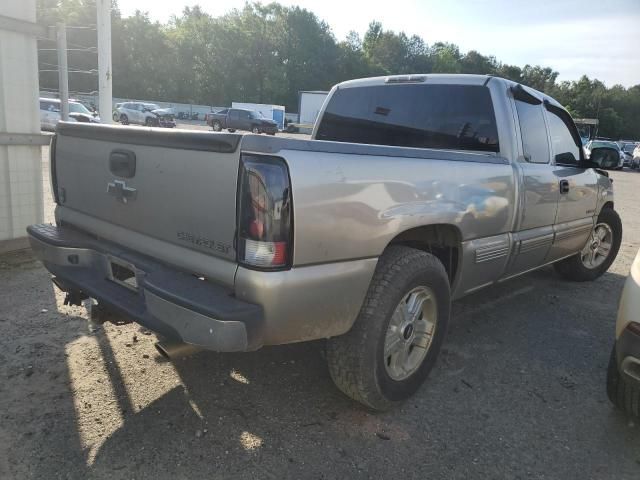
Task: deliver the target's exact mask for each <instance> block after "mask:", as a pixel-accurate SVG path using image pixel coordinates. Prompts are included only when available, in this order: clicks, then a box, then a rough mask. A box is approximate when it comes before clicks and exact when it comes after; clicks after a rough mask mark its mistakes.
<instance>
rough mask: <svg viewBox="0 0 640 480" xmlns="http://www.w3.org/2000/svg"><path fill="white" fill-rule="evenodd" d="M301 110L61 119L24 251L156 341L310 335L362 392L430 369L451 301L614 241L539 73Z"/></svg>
mask: <svg viewBox="0 0 640 480" xmlns="http://www.w3.org/2000/svg"><path fill="white" fill-rule="evenodd" d="M372 106H373V107H372ZM314 128H315V130H314V132H313V135H312V140H310V141H309V140H297V139H291V138H270V137H262V136H258V135H237V134H229V133H220V134H213V135H212V134H210V133H208V132H197V131H176V132H175V133H174V134H173V135H170V136H167V135H166V134H164V133H163V132H159V131H156V130H148V131H140V130H132V129H127V128H122V127H120V126H107V125H105V126H99V127H95V128H88V127H87V126H85V125H79V124H73V125H72V124H62V125H61V128H59V129H58V133H57V135H56V140H55V142H54V143H53V147H52V148H53V152H52V155H51V159H52V165H51V172H52V175H53V176H52V184H53V192H54V196H55V201H56V204H57V206H56V211H55V215H56V221H57V225H56V226H52V225H33V226H30V227H29V229H28V234H29V238H30V241H31V246H32V248H33V251H34V252H35V254H36V255H37V256H38V258H40V259H41V260H42V261H43V262H44V265H45V266H46V268H47V269H48V270H49V271H50V272H51V273H52V275H53V276H54V283H55V285H57V286H58V288H60V289H62V290H63V291H66V292H67V300H66V301H67V303H71V304H76V305H80V304H81V302H82V301H83V299H86V298H89V297H91V298H93V299H95V300H96V301H97V305H98V307H92V308H93V310H92V312H98V313H97V314H95V315H96V318H97V319H100V318H101V319H103V320H104V319H106V318H112V316H113V315H115V316H117V317H118V318H119V319H123V318H129V319H131V320H134V321H136V322H139V323H140V324H142V325H144V326H145V327H147V328H149V329H150V330H153V331H155V332H157V333H158V334H159V335H161V336H164V337H165V340H164V341H162V342H160V343H158V344H157V348H158V350H159V351H160V352H161V353H163V354H164V355H167V356H169V357H172V356H176V355H178V356H184V355H186V354H187V352H189V351H194V350H196V349H198V348H204V349H209V350H215V351H218V352H238V351H251V350H256V349H258V348H260V347H262V346H264V345H280V344H287V343H293V342H303V341H310V340H319V339H326V357H327V361H328V365H329V372H330V374H331V377H332V378H333V380H334V382H335V383H336V385H337V386H338V388H340V389H341V390H342V391H343V392H344V393H345V394H346V395H348V396H350V397H351V398H353V399H355V400H357V401H359V402H361V403H363V404H365V405H367V406H368V407H370V408H374V409H378V410H384V409H387V408H390V407H391V406H393V405H395V404H396V403H397V402H399V401H401V400H403V399H406V398H407V397H409V396H410V395H412V394H413V393H414V392H415V391H416V390H417V389H418V388H419V387H420V385H421V384H422V383H423V382H424V380H425V379H426V377H427V375H428V374H429V371H430V370H431V369H432V368H433V366H434V364H435V361H436V358H437V356H438V352H439V351H440V348H441V346H442V344H443V341H444V338H445V333H446V331H447V326H448V322H449V316H450V312H451V300H453V299H457V298H460V297H462V296H464V295H467V294H469V293H471V292H476V291H477V290H479V289H481V288H483V287H486V286H489V285H493V284H496V283H498V282H502V281H503V280H507V279H510V278H512V277H515V276H518V275H521V274H524V273H526V272H529V271H531V270H534V269H537V268H539V267H542V266H544V265H549V264H553V265H554V266H555V269H556V270H557V272H559V274H560V275H562V276H563V277H565V278H567V279H569V280H574V281H589V280H594V279H596V278H598V277H600V276H601V275H602V274H603V273H604V272H605V271H606V270H607V269H608V268H609V266H610V265H611V263H612V262H613V260H614V259H615V258H616V255H617V253H618V249H619V248H620V241H621V238H622V224H621V222H620V217H619V216H618V214H617V213H616V211H615V210H614V198H613V184H612V182H611V180H610V179H609V177H608V175H607V172H605V171H602V170H601V168H602V167H609V166H611V165H607V164H606V162H607V161H610V159H609V160H607V157H606V156H600V155H599V154H597V153H598V152H599V151H598V150H594V152H596V154H595V155H593V159H592V160H587V159H586V158H585V156H584V153H583V150H582V144H581V139H580V136H579V134H578V131H577V129H576V127H575V125H574V123H573V121H572V119H571V117H570V115H569V113H567V111H566V110H565V109H564V108H562V106H561V105H560V104H559V103H558V102H556V101H555V100H554V99H553V98H551V97H549V96H547V95H545V94H543V93H540V92H538V91H536V90H533V89H530V88H527V87H525V86H522V85H519V84H516V83H513V82H511V81H509V80H504V79H500V78H496V77H491V76H484V75H426V76H424V75H418V76H416V75H411V76H408V75H401V76H389V77H381V78H371V79H363V80H354V81H349V82H344V83H341V84H339V85H337V86H336V87H334V88H333V89H332V90H331V93H330V94H329V97H328V98H327V101H326V102H325V104H324V106H323V109H322V111H321V112H320V114H319V117H318V121H317V123H316V125H315V127H314ZM318 140H321V141H318ZM89 152H90V153H89ZM183 162H184V165H187V164H188V166H189V168H183V167H184V165H183ZM613 165H617V159H615V161H614V162H613ZM109 312H115V313H109ZM105 313H106V315H105Z"/></svg>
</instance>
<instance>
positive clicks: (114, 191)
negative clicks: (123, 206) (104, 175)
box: [107, 180, 138, 203]
mask: <svg viewBox="0 0 640 480" xmlns="http://www.w3.org/2000/svg"><path fill="white" fill-rule="evenodd" d="M107 193H108V194H109V195H113V196H114V197H116V199H117V200H119V201H121V202H122V203H127V202H129V201H130V200H135V199H136V196H137V194H138V192H137V191H136V189H135V188H131V187H127V184H126V183H124V182H122V181H120V180H114V181H113V182H111V183H108V184H107Z"/></svg>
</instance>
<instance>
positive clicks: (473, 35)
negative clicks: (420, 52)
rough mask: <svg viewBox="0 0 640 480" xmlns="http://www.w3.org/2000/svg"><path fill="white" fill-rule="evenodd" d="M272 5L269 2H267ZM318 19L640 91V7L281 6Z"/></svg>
mask: <svg viewBox="0 0 640 480" xmlns="http://www.w3.org/2000/svg"><path fill="white" fill-rule="evenodd" d="M263 3H269V2H263ZM278 3H281V4H283V5H298V6H300V7H303V8H306V9H308V10H311V11H312V12H314V13H315V14H316V15H317V16H318V17H319V18H320V19H322V20H324V21H326V22H327V23H328V24H329V25H330V26H331V28H332V30H333V33H334V35H335V36H336V38H337V39H338V40H342V39H343V38H344V37H345V36H346V34H347V33H348V32H349V31H351V30H354V31H356V32H358V33H359V34H360V35H361V36H362V35H363V34H364V32H365V31H366V30H367V26H368V25H369V22H371V21H373V20H377V21H380V22H381V23H382V25H383V27H384V28H385V29H386V30H394V31H396V32H400V31H404V32H405V33H406V34H408V35H413V34H416V35H419V36H421V37H422V38H423V39H424V40H425V41H426V42H427V44H429V45H431V44H433V43H435V42H451V43H455V44H457V45H458V46H459V47H460V49H461V50H462V51H463V52H466V51H468V50H477V51H479V52H480V53H482V54H483V55H494V56H495V57H496V58H497V59H498V60H499V61H501V62H504V63H509V64H514V65H518V66H521V67H522V66H524V65H526V64H530V65H541V66H545V67H547V66H548V67H552V68H553V69H554V70H556V71H557V72H559V77H558V79H559V80H577V79H578V78H580V77H581V76H582V75H583V74H586V75H588V76H589V77H591V78H598V79H599V80H602V81H603V82H605V84H606V85H607V86H613V85H614V84H622V85H624V86H625V87H630V86H632V85H637V84H640V0H551V1H549V0H546V1H545V0H538V1H535V0H437V1H436V0H422V1H419V0H387V1H379V0H364V1H362V0H357V1H356V0H294V1H291V0H279V1H278ZM244 4H245V1H244V0H224V1H221V0H199V1H197V0H170V1H169V0H119V1H118V5H119V8H120V11H121V12H122V14H123V15H125V16H128V15H132V14H134V12H135V11H136V10H141V11H143V12H148V13H149V15H150V17H151V18H152V19H153V20H158V21H160V22H163V23H165V22H167V21H169V20H170V19H171V17H172V16H173V15H180V13H181V12H182V10H183V8H184V7H185V6H194V5H200V6H201V7H202V9H203V10H204V11H206V12H207V13H209V14H211V15H214V16H218V15H222V14H224V13H226V12H228V11H229V10H232V9H234V8H242V7H243V6H244Z"/></svg>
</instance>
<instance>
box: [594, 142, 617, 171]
mask: <svg viewBox="0 0 640 480" xmlns="http://www.w3.org/2000/svg"><path fill="white" fill-rule="evenodd" d="M588 161H589V162H590V163H592V164H594V165H597V168H605V169H606V168H617V167H618V165H619V164H620V154H619V153H618V151H617V150H616V149H615V148H608V147H596V148H594V149H592V150H591V155H589V160H588Z"/></svg>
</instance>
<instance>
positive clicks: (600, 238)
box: [553, 208, 622, 282]
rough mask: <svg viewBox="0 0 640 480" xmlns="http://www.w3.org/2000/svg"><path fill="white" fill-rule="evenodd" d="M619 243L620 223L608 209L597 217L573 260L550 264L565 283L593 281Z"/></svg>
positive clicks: (614, 254)
mask: <svg viewBox="0 0 640 480" xmlns="http://www.w3.org/2000/svg"><path fill="white" fill-rule="evenodd" d="M621 241H622V222H621V220H620V216H619V215H618V214H617V213H616V211H615V210H614V209H612V208H605V209H603V210H602V211H601V212H600V215H598V220H597V221H596V225H595V226H594V227H593V230H592V231H591V235H590V236H589V239H588V240H587V244H586V245H585V246H584V248H583V249H582V251H581V252H580V253H578V254H576V255H574V256H573V257H569V258H567V259H565V260H561V261H560V262H557V263H554V265H553V266H554V268H555V269H556V271H557V272H558V273H559V274H560V275H562V276H563V277H565V278H566V279H568V280H573V281H576V282H585V281H591V280H595V279H596V278H598V277H599V276H601V275H602V274H603V273H604V272H606V271H607V270H608V269H609V267H610V266H611V264H612V263H613V261H614V260H615V259H616V256H617V255H618V250H620V242H621Z"/></svg>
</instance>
